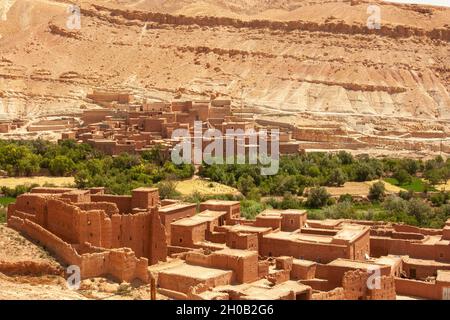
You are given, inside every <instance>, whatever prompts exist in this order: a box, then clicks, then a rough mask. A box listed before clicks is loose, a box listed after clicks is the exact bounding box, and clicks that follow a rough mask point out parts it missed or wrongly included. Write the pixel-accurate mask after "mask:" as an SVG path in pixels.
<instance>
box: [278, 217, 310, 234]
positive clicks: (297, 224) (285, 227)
mask: <svg viewBox="0 0 450 320" xmlns="http://www.w3.org/2000/svg"><path fill="white" fill-rule="evenodd" d="M281 218H282V219H281V231H294V230H297V229H300V228H302V227H303V226H304V224H305V222H306V215H300V214H289V213H283V214H282V215H281Z"/></svg>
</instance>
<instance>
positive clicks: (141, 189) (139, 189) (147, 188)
mask: <svg viewBox="0 0 450 320" xmlns="http://www.w3.org/2000/svg"><path fill="white" fill-rule="evenodd" d="M131 191H147V192H148V191H158V188H150V187H139V188H136V189H133V190H131Z"/></svg>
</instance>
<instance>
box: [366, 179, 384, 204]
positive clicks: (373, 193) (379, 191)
mask: <svg viewBox="0 0 450 320" xmlns="http://www.w3.org/2000/svg"><path fill="white" fill-rule="evenodd" d="M385 196H386V189H385V187H384V183H383V182H381V181H378V182H375V183H374V184H373V185H372V186H371V187H370V189H369V195H368V198H369V199H370V200H372V201H383V199H384V197H385Z"/></svg>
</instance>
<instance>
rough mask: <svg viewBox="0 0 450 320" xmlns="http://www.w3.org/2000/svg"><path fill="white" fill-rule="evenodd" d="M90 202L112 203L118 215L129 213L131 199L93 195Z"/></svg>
mask: <svg viewBox="0 0 450 320" xmlns="http://www.w3.org/2000/svg"><path fill="white" fill-rule="evenodd" d="M91 201H92V202H112V203H115V204H116V206H117V208H118V209H119V213H121V214H123V213H130V212H131V209H132V206H131V197H130V196H116V195H110V194H93V195H91Z"/></svg>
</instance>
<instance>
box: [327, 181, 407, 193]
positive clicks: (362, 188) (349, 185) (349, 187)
mask: <svg viewBox="0 0 450 320" xmlns="http://www.w3.org/2000/svg"><path fill="white" fill-rule="evenodd" d="M378 181H379V180H374V181H365V182H346V183H345V184H344V185H343V186H342V187H327V188H326V189H327V191H328V192H329V193H330V194H331V195H332V196H341V195H343V194H347V193H348V194H350V195H352V196H367V195H368V194H369V190H370V187H371V186H372V184H374V183H375V182H378ZM383 183H384V186H385V188H386V191H387V192H390V193H398V192H399V191H401V190H404V189H402V188H400V187H397V186H394V185H393V184H390V183H388V182H386V181H383Z"/></svg>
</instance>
